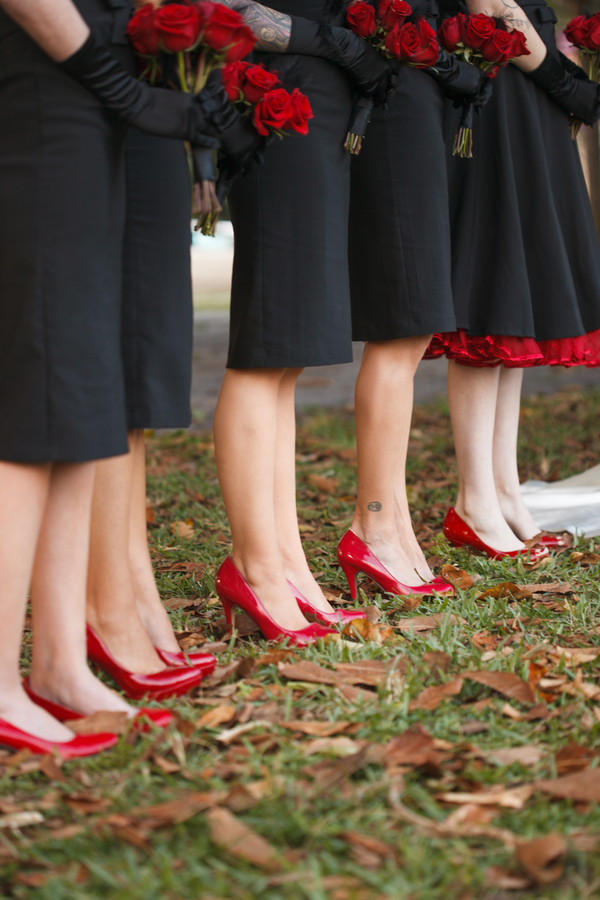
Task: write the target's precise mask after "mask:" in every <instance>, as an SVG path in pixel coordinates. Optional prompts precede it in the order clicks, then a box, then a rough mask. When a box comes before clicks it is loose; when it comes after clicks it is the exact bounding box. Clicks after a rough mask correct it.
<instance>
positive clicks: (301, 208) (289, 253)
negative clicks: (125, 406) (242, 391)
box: [227, 4, 352, 369]
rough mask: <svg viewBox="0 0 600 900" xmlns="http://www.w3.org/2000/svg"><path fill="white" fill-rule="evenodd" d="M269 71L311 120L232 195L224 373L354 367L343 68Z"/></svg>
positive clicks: (292, 66)
mask: <svg viewBox="0 0 600 900" xmlns="http://www.w3.org/2000/svg"><path fill="white" fill-rule="evenodd" d="M298 5H299V4H298ZM297 12H298V14H299V15H303V14H305V12H306V11H304V10H301V9H298V10H297ZM257 57H260V54H257ZM273 67H274V68H275V69H276V70H277V71H278V72H279V73H280V76H281V80H282V81H283V84H284V86H285V87H287V88H288V89H289V90H291V89H293V88H294V87H298V88H299V89H300V90H301V91H303V93H305V94H307V95H308V98H309V100H310V103H311V106H312V110H313V113H314V119H311V120H310V122H309V134H308V135H307V136H302V135H297V134H293V135H292V134H288V135H286V136H285V137H284V138H283V140H281V141H279V140H276V141H274V142H273V143H272V144H271V145H270V146H269V147H268V149H267V151H266V153H265V161H264V163H263V164H262V165H260V166H257V165H255V166H253V168H252V170H251V171H250V173H249V175H248V176H247V177H246V178H243V179H241V180H240V181H239V182H238V183H237V184H236V185H235V187H234V189H233V190H232V192H231V195H230V207H231V218H232V222H233V227H234V231H235V256H234V263H233V287H232V295H231V333H230V345H229V357H228V361H227V365H228V367H229V368H234V369H245V368H257V367H286V366H292V367H300V366H322V365H329V364H334V363H344V362H350V361H351V360H352V343H351V327H350V295H349V284H348V205H349V197H350V156H349V154H348V153H346V151H345V150H344V149H343V143H344V139H345V136H346V132H347V128H348V121H349V117H350V111H351V106H352V96H351V89H350V84H349V81H348V79H347V77H346V76H345V75H344V73H343V72H342V71H341V70H340V69H338V68H336V67H335V66H334V65H332V64H331V63H329V62H327V61H326V60H322V59H316V58H313V57H308V56H278V57H277V59H276V62H275V63H274V64H273Z"/></svg>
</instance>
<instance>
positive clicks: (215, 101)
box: [197, 69, 263, 166]
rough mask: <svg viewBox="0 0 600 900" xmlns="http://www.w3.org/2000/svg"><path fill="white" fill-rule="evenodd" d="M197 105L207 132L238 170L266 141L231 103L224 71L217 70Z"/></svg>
mask: <svg viewBox="0 0 600 900" xmlns="http://www.w3.org/2000/svg"><path fill="white" fill-rule="evenodd" d="M197 103H198V105H199V107H200V109H201V110H202V115H203V119H204V122H205V129H206V131H207V133H208V134H211V135H213V136H214V137H215V138H218V141H219V144H220V146H221V149H222V151H223V153H224V154H225V155H226V156H228V157H230V159H232V160H234V161H235V163H236V164H237V165H238V166H243V165H245V163H246V162H248V161H249V160H250V159H251V158H252V157H253V156H254V154H255V152H256V151H257V150H258V148H259V147H260V146H261V144H262V143H263V139H262V138H261V136H260V135H259V133H258V132H257V130H256V129H255V127H254V125H253V124H252V122H251V120H250V119H249V118H248V117H247V116H241V115H240V114H239V112H238V111H237V110H236V109H235V107H234V106H233V104H232V103H231V102H230V100H229V98H228V96H227V94H226V93H225V88H224V87H223V82H222V79H221V70H220V69H215V70H214V71H212V72H211V73H210V75H209V76H208V80H207V82H206V86H205V88H204V90H203V91H202V92H201V93H200V94H199V95H198V99H197Z"/></svg>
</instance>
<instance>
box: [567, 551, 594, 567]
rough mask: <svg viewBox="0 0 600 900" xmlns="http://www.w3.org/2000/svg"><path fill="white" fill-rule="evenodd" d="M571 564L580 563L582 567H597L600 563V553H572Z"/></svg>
mask: <svg viewBox="0 0 600 900" xmlns="http://www.w3.org/2000/svg"><path fill="white" fill-rule="evenodd" d="M571 562H572V563H579V565H580V566H596V565H598V563H600V553H590V552H589V551H588V552H585V553H581V552H579V551H575V552H574V553H571Z"/></svg>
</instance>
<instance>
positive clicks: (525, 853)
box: [516, 833, 567, 884]
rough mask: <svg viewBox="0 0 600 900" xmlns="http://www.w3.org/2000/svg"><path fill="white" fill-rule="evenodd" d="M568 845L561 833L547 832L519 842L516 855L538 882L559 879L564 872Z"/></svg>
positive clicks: (542, 882)
mask: <svg viewBox="0 0 600 900" xmlns="http://www.w3.org/2000/svg"><path fill="white" fill-rule="evenodd" d="M566 854H567V845H566V843H565V840H564V838H562V837H561V835H560V834H556V833H553V834H547V835H545V836H544V837H540V838H535V839H534V840H532V841H522V842H519V843H518V844H517V849H516V857H517V859H518V861H519V862H520V864H521V865H522V866H523V868H524V869H525V870H526V872H527V873H528V874H529V875H530V876H531V878H533V880H534V881H535V882H536V884H550V883H551V882H552V881H558V879H559V878H560V876H561V875H562V873H563V869H564V860H565V856H566Z"/></svg>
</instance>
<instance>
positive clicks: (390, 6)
mask: <svg viewBox="0 0 600 900" xmlns="http://www.w3.org/2000/svg"><path fill="white" fill-rule="evenodd" d="M411 13H412V9H411V7H410V6H409V5H408V3H406V2H405V0H381V3H380V4H379V6H378V7H377V15H378V16H379V20H380V22H381V24H382V25H383V27H384V28H385V29H387V30H388V31H391V29H392V28H393V27H394V25H404V22H405V21H406V19H407V18H408V17H409V16H410V15H411Z"/></svg>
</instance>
